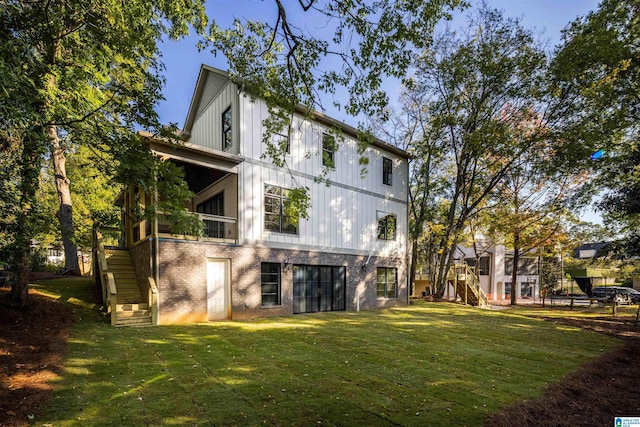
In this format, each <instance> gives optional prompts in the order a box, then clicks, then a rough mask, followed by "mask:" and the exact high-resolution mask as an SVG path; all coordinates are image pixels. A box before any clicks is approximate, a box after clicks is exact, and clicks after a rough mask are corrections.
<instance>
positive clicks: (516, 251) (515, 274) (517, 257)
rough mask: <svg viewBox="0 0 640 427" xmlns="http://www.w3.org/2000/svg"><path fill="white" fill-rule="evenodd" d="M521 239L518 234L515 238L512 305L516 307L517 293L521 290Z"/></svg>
mask: <svg viewBox="0 0 640 427" xmlns="http://www.w3.org/2000/svg"><path fill="white" fill-rule="evenodd" d="M519 245H520V239H519V238H518V235H517V234H516V235H515V236H514V237H513V246H514V248H513V271H512V272H511V305H516V303H517V295H516V293H517V292H518V290H520V286H519V285H518V282H517V280H518V264H519V263H520V248H519V247H518V246H519Z"/></svg>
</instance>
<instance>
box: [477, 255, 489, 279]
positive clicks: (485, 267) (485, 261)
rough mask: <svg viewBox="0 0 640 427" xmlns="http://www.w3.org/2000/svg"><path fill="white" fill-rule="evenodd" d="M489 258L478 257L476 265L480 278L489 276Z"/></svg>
mask: <svg viewBox="0 0 640 427" xmlns="http://www.w3.org/2000/svg"><path fill="white" fill-rule="evenodd" d="M489 271H490V270H489V257H488V256H483V257H480V262H479V265H478V274H479V275H480V276H488V275H489Z"/></svg>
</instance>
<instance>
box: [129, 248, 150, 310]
mask: <svg viewBox="0 0 640 427" xmlns="http://www.w3.org/2000/svg"><path fill="white" fill-rule="evenodd" d="M151 244H152V240H143V241H141V242H138V244H136V245H135V246H133V247H132V248H131V249H130V250H129V253H130V254H131V262H132V263H133V271H134V272H135V274H136V279H137V280H138V285H141V284H142V285H143V286H141V290H144V289H146V288H145V287H144V284H146V283H147V280H148V277H153V273H152V271H151V254H152V251H151ZM142 298H144V300H145V302H147V303H148V302H149V301H148V299H149V294H148V292H147V291H143V292H142Z"/></svg>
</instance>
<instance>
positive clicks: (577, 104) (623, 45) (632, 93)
mask: <svg viewBox="0 0 640 427" xmlns="http://www.w3.org/2000/svg"><path fill="white" fill-rule="evenodd" d="M639 7H640V3H639V2H638V1H637V0H633V1H625V2H620V1H615V0H604V1H603V2H602V3H601V4H600V5H599V8H598V9H597V10H595V11H593V12H591V13H589V14H588V15H586V16H584V17H582V18H579V19H577V20H575V21H574V22H573V23H571V25H570V26H568V27H567V28H566V30H565V31H564V34H563V44H562V45H561V46H560V47H559V48H558V51H557V54H556V57H555V59H554V62H553V64H552V65H553V66H552V69H551V71H552V72H553V76H554V79H555V86H554V87H555V89H556V91H557V92H558V93H559V94H561V96H564V97H571V98H572V99H573V103H572V105H571V108H572V109H573V111H574V113H573V114H572V115H571V116H570V117H571V118H570V120H568V123H567V124H568V126H567V131H568V132H567V133H568V137H570V138H572V139H573V144H572V147H573V149H575V150H576V151H578V152H582V154H583V156H584V157H583V160H582V162H585V161H589V160H588V158H589V155H590V154H591V153H593V152H594V151H595V150H604V153H605V154H604V156H603V157H602V158H600V159H598V160H597V161H592V163H594V169H595V170H596V172H597V175H596V178H597V179H594V185H596V186H600V188H602V187H604V188H606V189H607V190H608V191H607V193H606V194H605V196H604V197H603V199H602V202H601V203H600V208H601V209H602V211H604V212H605V213H606V214H607V216H608V218H609V219H610V220H612V221H617V222H619V223H621V224H622V232H623V233H625V234H626V235H627V236H628V241H627V244H626V246H627V248H628V249H630V250H631V253H634V252H635V254H637V253H638V252H637V250H635V251H634V244H633V243H634V241H637V239H638V237H637V226H638V217H639V216H640V204H639V203H638V200H640V177H639V176H640V172H639V170H638V164H640V154H639V148H638V143H637V140H638V136H639V133H638V131H639V128H638V123H639V120H640V101H639V99H640V98H639V97H638V94H639V93H640V44H639V43H638V40H640V18H639V15H638V10H639V9H638V8H639ZM636 248H637V247H636Z"/></svg>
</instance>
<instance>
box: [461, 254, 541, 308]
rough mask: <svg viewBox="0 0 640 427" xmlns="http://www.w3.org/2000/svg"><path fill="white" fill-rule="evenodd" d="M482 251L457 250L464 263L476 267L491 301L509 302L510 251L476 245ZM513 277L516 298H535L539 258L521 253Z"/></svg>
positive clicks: (482, 286)
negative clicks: (505, 300)
mask: <svg viewBox="0 0 640 427" xmlns="http://www.w3.org/2000/svg"><path fill="white" fill-rule="evenodd" d="M476 247H481V248H482V249H481V250H480V251H478V254H477V255H476V252H475V250H474V249H473V248H465V247H462V248H459V252H460V255H459V256H461V257H462V258H464V261H465V262H466V263H467V264H468V265H470V266H472V267H475V269H474V270H475V273H476V274H477V275H478V279H479V281H480V286H481V288H482V290H483V291H484V293H485V294H486V295H487V297H488V298H489V299H490V300H504V299H509V298H510V296H511V292H512V291H513V289H514V286H513V284H512V276H511V275H512V273H513V250H508V249H507V248H506V247H505V246H504V245H488V244H482V242H481V243H480V244H479V245H476ZM518 264H519V265H518V271H517V276H516V282H517V284H516V287H517V288H516V289H517V291H516V292H517V294H516V297H517V298H538V297H539V289H540V280H539V275H540V273H539V259H538V257H537V256H532V255H531V254H521V255H520V259H519V262H518Z"/></svg>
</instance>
